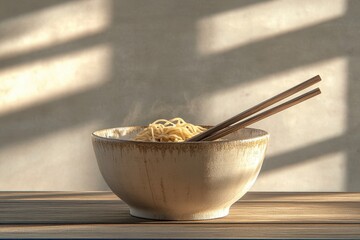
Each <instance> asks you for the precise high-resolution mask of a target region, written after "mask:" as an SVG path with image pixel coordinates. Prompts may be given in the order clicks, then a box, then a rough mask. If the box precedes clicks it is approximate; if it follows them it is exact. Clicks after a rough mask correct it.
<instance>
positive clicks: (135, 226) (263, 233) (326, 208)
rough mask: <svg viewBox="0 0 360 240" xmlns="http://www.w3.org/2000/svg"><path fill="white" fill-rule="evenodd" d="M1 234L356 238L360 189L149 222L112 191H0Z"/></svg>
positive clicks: (261, 198) (283, 196)
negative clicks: (201, 218)
mask: <svg viewBox="0 0 360 240" xmlns="http://www.w3.org/2000/svg"><path fill="white" fill-rule="evenodd" d="M0 238H124V239H131V238H135V239H150V238H151V239H154V238H156V239H159V238H163V239H169V238H177V239H179V238H180V239H186V238H190V239H200V238H201V239H210V238H215V239H229V238H231V239H240V238H247V239H249V238H257V239H259V238H269V239H275V238H296V239H299V238H302V239H304V238H311V239H314V238H326V239H344V238H359V239H360V193H290V192H250V193H248V194H247V195H245V196H244V197H243V198H242V199H241V200H240V201H238V202H237V203H235V204H234V205H233V206H232V208H231V210H230V214H229V216H227V217H224V218H220V219H214V220H206V221H154V220H146V219H140V218H135V217H132V216H130V215H129V209H128V207H127V206H126V204H125V203H124V202H122V201H121V200H120V199H118V198H117V197H116V196H115V195H113V194H112V193H111V192H0Z"/></svg>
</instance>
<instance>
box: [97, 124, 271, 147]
mask: <svg viewBox="0 0 360 240" xmlns="http://www.w3.org/2000/svg"><path fill="white" fill-rule="evenodd" d="M200 126H203V127H212V126H207V125H200ZM139 127H140V128H146V127H147V126H122V127H111V128H104V129H100V130H96V131H93V132H92V133H91V137H92V138H93V139H98V140H102V141H110V142H117V143H132V144H151V145H154V144H156V145H167V144H170V145H191V144H221V143H236V142H241V143H245V142H253V141H257V140H260V139H266V138H267V139H269V138H270V134H269V133H268V132H267V131H265V130H263V129H259V128H248V127H245V128H241V129H239V130H238V131H240V130H243V129H247V130H257V131H260V132H262V134H261V135H259V136H256V137H248V138H244V139H233V140H226V139H225V140H219V141H198V142H150V141H139V140H132V139H120V138H110V137H102V136H99V135H97V133H98V132H102V131H110V130H115V129H121V128H139Z"/></svg>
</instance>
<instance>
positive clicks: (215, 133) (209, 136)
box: [187, 75, 321, 142]
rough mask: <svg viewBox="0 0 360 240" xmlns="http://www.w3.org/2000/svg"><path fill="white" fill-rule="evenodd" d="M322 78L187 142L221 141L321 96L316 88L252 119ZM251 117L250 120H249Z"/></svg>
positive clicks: (286, 92) (287, 92)
mask: <svg viewBox="0 0 360 240" xmlns="http://www.w3.org/2000/svg"><path fill="white" fill-rule="evenodd" d="M320 81H321V78H320V76H319V75H317V76H315V77H312V78H310V79H309V80H306V81H305V82H303V83H300V84H299V85H296V86H295V87H292V88H290V89H288V90H286V91H284V92H282V93H280V94H278V95H276V96H274V97H272V98H269V99H268V100H265V101H263V102H261V103H259V104H257V105H255V106H253V107H251V108H249V109H248V110H245V111H243V112H241V113H239V114H237V115H235V116H233V117H231V118H229V119H227V120H225V121H224V122H222V123H219V124H218V125H216V126H214V127H212V128H209V129H208V130H206V131H204V132H202V133H200V134H198V135H195V136H194V137H192V138H190V139H188V140H187V142H197V141H213V140H216V139H219V138H221V137H224V136H226V135H228V134H230V133H232V132H235V131H237V130H239V129H241V128H245V127H247V126H249V125H250V124H253V123H255V122H258V121H260V120H262V119H264V118H267V117H269V116H271V115H273V114H275V113H278V112H281V111H283V110H285V109H287V108H289V107H292V106H294V105H296V104H298V103H301V102H303V101H305V100H307V99H309V98H312V97H314V96H316V95H319V94H320V93H321V91H320V89H319V88H316V89H314V90H311V91H309V92H307V93H304V94H302V95H300V96H298V97H296V98H293V99H291V100H289V101H287V102H285V103H282V104H280V105H278V106H276V107H273V108H271V109H269V110H266V111H264V112H262V113H259V114H257V115H254V116H252V117H250V116H251V115H253V114H255V113H257V112H259V111H261V110H263V109H265V108H267V107H269V106H271V105H273V104H275V103H277V102H279V101H281V100H283V99H285V98H287V97H289V96H291V95H294V94H295V93H297V92H300V91H301V90H304V89H305V88H308V87H310V86H312V85H314V84H315V83H317V82H320ZM248 117H249V118H248Z"/></svg>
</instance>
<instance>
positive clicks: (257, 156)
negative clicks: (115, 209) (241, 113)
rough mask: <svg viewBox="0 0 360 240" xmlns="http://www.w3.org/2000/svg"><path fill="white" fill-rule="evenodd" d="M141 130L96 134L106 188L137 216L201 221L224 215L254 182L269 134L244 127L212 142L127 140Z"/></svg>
mask: <svg viewBox="0 0 360 240" xmlns="http://www.w3.org/2000/svg"><path fill="white" fill-rule="evenodd" d="M142 129H143V127H121V128H113V129H105V130H100V131H96V132H94V133H93V134H92V143H93V147H94V151H95V155H96V158H97V162H98V165H99V168H100V172H101V174H102V176H103V177H104V179H105V181H106V183H107V184H108V186H109V187H110V189H111V190H112V191H113V192H114V193H115V194H116V195H117V196H118V197H119V198H120V199H121V200H123V201H124V202H125V203H126V204H127V205H128V206H129V208H130V214H131V215H133V216H136V217H141V218H149V219H161V220H200V219H212V218H219V217H224V216H226V215H228V213H229V209H230V207H231V205H232V204H233V203H235V202H236V201H237V200H238V199H240V198H241V197H242V196H243V195H244V194H245V193H246V192H247V191H249V189H250V188H251V186H252V185H253V184H254V182H255V180H256V178H257V176H258V174H259V171H260V168H261V165H262V162H263V159H264V156H265V151H266V148H267V144H268V140H269V134H268V133H267V132H265V131H263V130H260V129H252V128H245V129H242V130H240V131H237V132H235V133H232V134H230V135H228V136H226V139H224V140H219V141H211V142H205V141H204V142H189V143H184V142H183V143H157V142H140V141H132V140H131V139H132V138H133V137H134V136H135V135H136V134H137V133H138V132H139V131H141V130H142Z"/></svg>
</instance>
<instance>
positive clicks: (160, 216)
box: [130, 207, 230, 220]
mask: <svg viewBox="0 0 360 240" xmlns="http://www.w3.org/2000/svg"><path fill="white" fill-rule="evenodd" d="M229 209H230V207H227V208H222V209H214V210H209V211H203V212H196V213H188V214H180V213H170V212H159V211H157V212H154V211H148V210H142V209H138V208H133V207H130V215H131V216H134V217H138V218H146V219H153V220H206V219H214V218H221V217H225V216H227V215H228V214H229Z"/></svg>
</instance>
